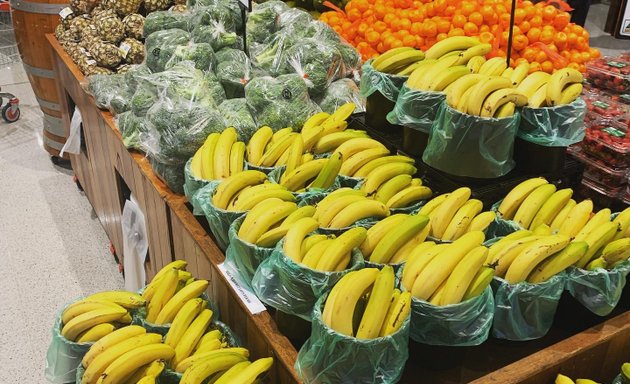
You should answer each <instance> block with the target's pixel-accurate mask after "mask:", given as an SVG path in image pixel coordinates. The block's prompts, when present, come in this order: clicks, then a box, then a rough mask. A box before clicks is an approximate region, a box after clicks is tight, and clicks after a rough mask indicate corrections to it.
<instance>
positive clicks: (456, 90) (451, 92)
mask: <svg viewBox="0 0 630 384" xmlns="http://www.w3.org/2000/svg"><path fill="white" fill-rule="evenodd" d="M482 78H484V76H483V75H479V74H475V73H470V74H468V75H464V76H462V77H460V78H459V79H457V80H455V81H454V82H452V83H451V84H449V86H448V87H446V88H445V89H444V93H446V102H447V103H448V105H450V106H451V107H453V108H455V107H456V106H457V104H459V101H460V99H461V97H462V95H463V94H464V92H466V91H467V90H468V89H470V88H471V87H472V86H473V85H475V84H477V83H478V82H479V80H481V79H482Z"/></svg>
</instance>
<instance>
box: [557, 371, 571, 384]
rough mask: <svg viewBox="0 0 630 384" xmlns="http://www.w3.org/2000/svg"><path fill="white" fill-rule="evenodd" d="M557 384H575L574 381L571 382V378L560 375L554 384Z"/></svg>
mask: <svg viewBox="0 0 630 384" xmlns="http://www.w3.org/2000/svg"><path fill="white" fill-rule="evenodd" d="M554 383H555V384H575V383H574V382H573V380H571V379H570V378H568V377H567V376H565V375H561V374H559V373H558V376H556V380H555V382H554Z"/></svg>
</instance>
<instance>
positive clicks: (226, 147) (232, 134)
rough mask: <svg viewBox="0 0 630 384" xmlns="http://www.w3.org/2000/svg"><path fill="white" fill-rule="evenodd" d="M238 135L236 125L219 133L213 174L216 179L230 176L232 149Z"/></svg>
mask: <svg viewBox="0 0 630 384" xmlns="http://www.w3.org/2000/svg"><path fill="white" fill-rule="evenodd" d="M237 136H238V135H237V133H236V129H235V128H234V127H228V128H226V129H225V130H223V132H221V135H219V141H217V146H216V149H215V150H214V169H213V172H212V174H213V175H214V178H215V179H225V178H226V177H228V176H230V150H231V149H232V145H233V144H234V143H235V142H236V140H237Z"/></svg>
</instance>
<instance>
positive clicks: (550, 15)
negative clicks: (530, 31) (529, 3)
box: [542, 5, 558, 21]
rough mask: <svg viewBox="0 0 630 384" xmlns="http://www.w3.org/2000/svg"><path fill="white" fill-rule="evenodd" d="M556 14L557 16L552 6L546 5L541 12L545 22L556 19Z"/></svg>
mask: <svg viewBox="0 0 630 384" xmlns="http://www.w3.org/2000/svg"><path fill="white" fill-rule="evenodd" d="M556 14H558V10H557V9H556V7H554V6H553V5H548V6H546V7H545V8H543V10H542V17H543V20H545V21H551V20H553V19H554V18H555V17H556Z"/></svg>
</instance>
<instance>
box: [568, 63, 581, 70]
mask: <svg viewBox="0 0 630 384" xmlns="http://www.w3.org/2000/svg"><path fill="white" fill-rule="evenodd" d="M567 67H569V68H573V69H575V70H578V71H579V70H580V64H578V63H573V62H571V63H569V65H567Z"/></svg>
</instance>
